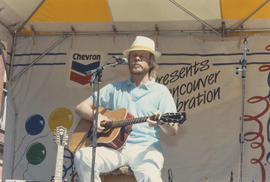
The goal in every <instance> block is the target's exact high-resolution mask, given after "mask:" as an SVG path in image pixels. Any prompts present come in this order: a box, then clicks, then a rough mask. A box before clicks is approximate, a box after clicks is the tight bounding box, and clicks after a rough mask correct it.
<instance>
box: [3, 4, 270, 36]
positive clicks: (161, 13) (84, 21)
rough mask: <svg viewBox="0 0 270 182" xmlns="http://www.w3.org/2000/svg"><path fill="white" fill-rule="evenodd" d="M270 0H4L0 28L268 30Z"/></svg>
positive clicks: (24, 30)
mask: <svg viewBox="0 0 270 182" xmlns="http://www.w3.org/2000/svg"><path fill="white" fill-rule="evenodd" d="M268 2H269V0H256V1H254V0H136V1H134V0H107V1H106V0H76V1H75V0H23V1H22V0H0V24H1V25H0V29H8V30H9V31H10V32H12V31H14V30H19V32H21V33H41V32H43V33H45V32H46V33H62V32H77V33H79V32H80V33H82V32H92V33H102V32H103V33H121V32H122V33H129V32H148V31H153V32H157V33H159V32H169V33H170V32H172V33H173V32H196V31H211V32H214V33H216V34H220V35H226V34H229V33H232V32H235V31H267V30H268V29H269V28H270V19H269V18H270V4H269V3H268Z"/></svg>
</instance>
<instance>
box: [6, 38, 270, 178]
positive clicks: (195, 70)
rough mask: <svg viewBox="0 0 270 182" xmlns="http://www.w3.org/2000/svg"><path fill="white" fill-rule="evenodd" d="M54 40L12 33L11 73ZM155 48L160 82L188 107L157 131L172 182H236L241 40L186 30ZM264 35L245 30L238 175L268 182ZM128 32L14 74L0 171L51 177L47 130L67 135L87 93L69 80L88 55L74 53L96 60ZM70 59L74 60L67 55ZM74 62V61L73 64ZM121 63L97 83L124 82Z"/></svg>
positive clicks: (77, 43)
mask: <svg viewBox="0 0 270 182" xmlns="http://www.w3.org/2000/svg"><path fill="white" fill-rule="evenodd" d="M58 38H59V37H53V36H51V37H47V36H43V37H42V36H41V37H34V38H32V37H20V38H19V39H18V40H17V47H16V55H15V63H14V66H15V67H14V75H16V74H17V73H18V72H20V71H21V70H22V69H24V68H25V67H26V66H27V65H28V64H30V63H31V62H32V61H33V60H34V59H35V58H36V57H37V56H39V55H41V53H42V52H43V51H44V50H46V48H47V47H48V46H49V45H50V44H51V42H53V41H55V40H56V39H58ZM152 38H153V39H155V40H156V41H157V50H159V51H160V52H162V57H161V58H160V59H159V61H158V63H159V65H160V69H159V73H158V78H157V79H156V80H157V81H158V82H160V83H162V84H164V85H166V86H167V87H168V88H169V89H170V91H171V93H172V95H173V97H174V99H175V102H176V105H177V108H178V111H179V112H184V111H185V112H186V113H187V120H186V121H185V122H184V124H183V125H181V127H180V130H179V133H178V135H177V136H175V137H170V136H165V135H163V134H162V135H161V140H162V145H163V149H164V156H165V165H164V169H163V171H162V177H163V179H164V181H168V171H171V172H172V175H173V180H174V181H185V182H203V181H206V182H225V181H226V182H227V181H230V180H233V181H237V179H239V174H240V169H241V168H240V156H241V155H240V143H239V134H240V131H241V109H242V98H241V96H242V89H241V87H242V80H243V79H242V77H241V74H242V73H241V72H239V74H238V75H237V74H236V67H239V68H241V65H240V62H239V61H240V60H242V59H243V43H242V42H243V40H242V39H239V38H227V39H224V40H213V39H210V38H209V40H208V38H207V37H199V36H194V35H193V36H192V35H185V36H184V35H183V36H161V35H160V36H158V37H152ZM269 39H270V36H269V35H253V36H250V37H248V44H247V45H248V48H249V50H250V51H249V52H248V54H247V63H248V64H247V72H246V79H245V83H246V86H245V88H246V90H245V94H246V97H245V117H244V119H245V122H244V136H245V137H244V138H245V143H244V155H243V156H244V158H243V168H242V169H243V170H242V172H243V181H256V182H257V181H258V182H259V181H260V182H263V181H269V180H270V175H269V173H267V172H266V171H269V165H270V160H269V156H270V153H269V152H270V147H269V146H270V145H269V142H270V137H269V123H270V119H269V90H270V89H269V88H270V76H269V71H270V58H269V57H270V56H269V54H270V49H269V47H270V43H269ZM133 40H134V36H113V37H112V36H90V37H88V36H85V37H83V36H78V37H77V36H74V37H72V38H71V37H70V38H68V39H66V40H65V41H64V42H63V43H62V44H60V45H59V46H57V47H56V48H55V49H53V50H52V51H51V52H50V53H49V54H48V55H46V56H45V57H44V58H42V59H41V60H40V61H39V62H37V63H36V64H34V66H33V67H32V68H31V69H29V70H28V71H27V72H26V73H25V74H24V75H23V76H22V77H20V78H19V79H17V80H15V82H14V83H13V87H12V89H11V91H10V92H9V100H13V102H14V105H13V104H10V106H9V107H12V108H10V109H9V112H8V118H7V121H6V138H5V139H6V141H5V153H4V178H5V179H10V178H12V179H26V180H49V179H51V177H52V176H54V169H55V158H56V152H57V146H56V144H55V143H54V141H53V138H54V137H53V129H54V128H55V127H56V126H58V125H64V126H65V127H66V128H67V129H68V132H69V135H71V133H72V131H73V129H74V128H75V127H76V124H77V123H78V120H79V118H78V117H77V116H76V115H75V113H74V108H75V106H76V105H77V104H78V103H79V102H81V101H82V100H83V99H85V98H86V97H88V96H89V95H90V94H91V93H92V90H91V88H90V87H89V86H85V85H83V86H81V87H80V86H78V85H80V84H78V83H76V84H69V83H70V81H71V82H72V81H74V79H73V80H70V78H71V77H70V73H71V72H72V71H74V70H75V71H74V72H75V78H76V79H75V81H78V80H80V79H79V78H81V79H86V80H87V78H86V77H87V74H86V72H87V70H89V69H91V66H90V64H91V63H92V62H91V60H90V59H88V60H86V61H85V63H81V62H80V63H78V62H76V60H74V59H72V56H71V55H72V54H73V53H74V52H79V53H86V55H91V54H92V53H93V52H94V53H96V52H98V53H100V54H101V53H104V56H101V60H100V61H101V65H102V64H104V63H105V62H107V61H113V59H111V57H112V56H113V55H116V56H122V55H121V52H122V51H123V50H125V49H126V48H129V46H130V45H131V43H132V41H133ZM70 61H71V62H72V61H74V67H73V66H71V65H72V63H71V62H70ZM76 65H77V66H76ZM128 77H129V73H128V69H127V66H126V65H121V66H117V67H115V68H108V69H106V70H104V71H103V77H102V83H101V86H103V85H105V84H107V83H110V82H112V81H117V80H124V79H128ZM71 176H72V160H71V154H70V153H69V152H68V151H67V150H65V156H64V177H65V178H67V179H70V178H71Z"/></svg>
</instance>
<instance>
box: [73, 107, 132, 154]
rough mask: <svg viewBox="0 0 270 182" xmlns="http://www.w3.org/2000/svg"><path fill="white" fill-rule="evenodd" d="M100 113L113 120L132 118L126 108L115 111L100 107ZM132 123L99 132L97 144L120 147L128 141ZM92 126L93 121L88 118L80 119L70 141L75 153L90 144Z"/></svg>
mask: <svg viewBox="0 0 270 182" xmlns="http://www.w3.org/2000/svg"><path fill="white" fill-rule="evenodd" d="M99 113H101V114H103V115H105V116H106V117H107V118H109V119H110V120H112V121H117V120H124V119H130V118H132V115H130V114H129V113H128V112H127V110H126V109H124V108H122V109H118V110H115V111H111V110H106V109H104V108H99ZM131 127H132V126H131V125H128V126H125V127H121V128H113V129H109V130H106V131H104V132H102V133H98V136H97V137H98V138H97V146H107V147H110V148H114V149H116V150H117V149H119V148H121V146H122V145H123V144H124V143H125V142H126V139H127V137H128V135H129V133H130V131H131ZM91 128H92V123H91V122H90V121H88V120H80V121H79V123H78V125H77V127H76V128H75V130H74V131H73V134H72V136H71V139H70V141H69V149H70V151H72V152H73V153H75V152H76V151H77V150H78V149H80V148H83V147H87V146H90V144H91V136H87V135H88V131H89V130H90V129H91Z"/></svg>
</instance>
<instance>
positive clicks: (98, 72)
mask: <svg viewBox="0 0 270 182" xmlns="http://www.w3.org/2000/svg"><path fill="white" fill-rule="evenodd" d="M115 59H116V62H114V63H107V64H105V65H104V66H101V67H98V68H97V69H94V70H90V71H87V72H86V74H87V75H88V74H92V77H91V81H90V86H93V87H92V88H93V92H92V93H95V84H97V91H96V92H97V98H96V99H95V94H93V101H95V103H94V106H95V108H96V112H95V114H93V118H92V121H93V125H92V128H90V130H89V131H88V134H87V136H90V135H91V134H90V133H91V132H92V133H93V135H92V136H93V138H92V168H91V182H94V180H95V174H94V173H95V161H96V147H97V125H98V114H99V94H100V83H101V77H102V71H103V70H104V69H106V68H109V67H115V66H117V65H120V64H125V63H126V62H125V61H124V60H122V59H118V58H115ZM94 118H95V119H94Z"/></svg>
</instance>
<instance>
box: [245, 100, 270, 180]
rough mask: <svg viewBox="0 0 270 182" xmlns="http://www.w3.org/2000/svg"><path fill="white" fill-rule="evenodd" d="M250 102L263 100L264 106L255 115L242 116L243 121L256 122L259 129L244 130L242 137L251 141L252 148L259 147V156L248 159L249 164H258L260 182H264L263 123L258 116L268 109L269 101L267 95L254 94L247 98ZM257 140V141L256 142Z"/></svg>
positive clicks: (254, 102)
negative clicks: (252, 130) (254, 130)
mask: <svg viewBox="0 0 270 182" xmlns="http://www.w3.org/2000/svg"><path fill="white" fill-rule="evenodd" d="M247 102H248V103H250V104H256V103H259V102H265V104H266V106H265V108H264V110H263V111H262V112H261V113H259V114H257V115H255V116H251V115H245V116H244V121H245V122H254V121H255V122H256V123H257V124H258V125H259V129H258V131H257V132H246V133H244V139H245V141H248V142H252V143H251V144H250V147H251V148H252V149H261V155H260V156H259V158H252V159H251V160H250V163H251V164H254V165H255V164H258V165H259V166H260V169H261V176H262V182H265V180H266V174H265V167H264V165H263V163H262V160H263V158H264V156H265V147H264V145H263V143H264V136H263V134H262V132H263V124H262V122H261V121H260V120H259V118H260V117H262V116H263V115H265V113H266V112H267V111H268V110H269V101H268V96H265V97H262V96H254V97H251V98H249V99H248V101H247ZM258 140H259V142H258Z"/></svg>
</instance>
